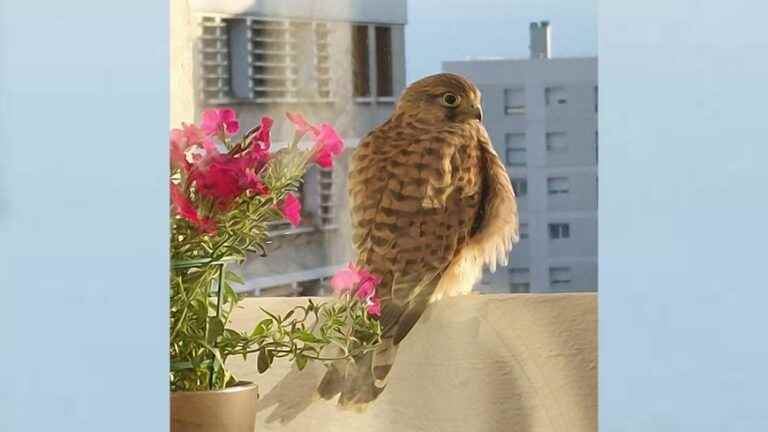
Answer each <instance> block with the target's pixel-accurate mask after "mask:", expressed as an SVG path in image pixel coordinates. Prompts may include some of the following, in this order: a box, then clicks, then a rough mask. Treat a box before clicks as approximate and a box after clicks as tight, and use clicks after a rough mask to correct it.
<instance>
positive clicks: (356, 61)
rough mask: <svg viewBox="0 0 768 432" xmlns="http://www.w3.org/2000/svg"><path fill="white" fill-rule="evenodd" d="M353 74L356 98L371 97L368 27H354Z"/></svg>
mask: <svg viewBox="0 0 768 432" xmlns="http://www.w3.org/2000/svg"><path fill="white" fill-rule="evenodd" d="M352 74H353V76H354V80H355V84H354V85H355V87H354V95H355V97H369V96H371V75H370V68H369V65H368V26H366V25H354V26H352Z"/></svg>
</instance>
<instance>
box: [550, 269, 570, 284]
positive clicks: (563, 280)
mask: <svg viewBox="0 0 768 432" xmlns="http://www.w3.org/2000/svg"><path fill="white" fill-rule="evenodd" d="M570 284H571V268H570V267H550V268H549V285H550V286H551V287H552V288H558V289H563V288H566V287H568V286H569V285H570Z"/></svg>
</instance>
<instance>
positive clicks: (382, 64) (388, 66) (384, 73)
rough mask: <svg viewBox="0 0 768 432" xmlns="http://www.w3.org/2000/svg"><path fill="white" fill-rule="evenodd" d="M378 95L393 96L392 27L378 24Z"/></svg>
mask: <svg viewBox="0 0 768 432" xmlns="http://www.w3.org/2000/svg"><path fill="white" fill-rule="evenodd" d="M376 96H380V97H390V96H393V85H392V29H391V28H389V27H382V26H376Z"/></svg>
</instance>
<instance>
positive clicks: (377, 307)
mask: <svg viewBox="0 0 768 432" xmlns="http://www.w3.org/2000/svg"><path fill="white" fill-rule="evenodd" d="M366 311H367V312H368V315H372V316H375V317H379V316H381V300H379V298H378V297H374V298H373V299H372V300H371V301H369V302H368V306H367V308H366Z"/></svg>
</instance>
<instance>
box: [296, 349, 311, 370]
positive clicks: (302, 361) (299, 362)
mask: <svg viewBox="0 0 768 432" xmlns="http://www.w3.org/2000/svg"><path fill="white" fill-rule="evenodd" d="M307 360H309V359H308V358H307V357H305V356H304V355H302V354H301V353H297V354H296V367H297V368H299V370H304V368H305V367H306V366H307Z"/></svg>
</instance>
